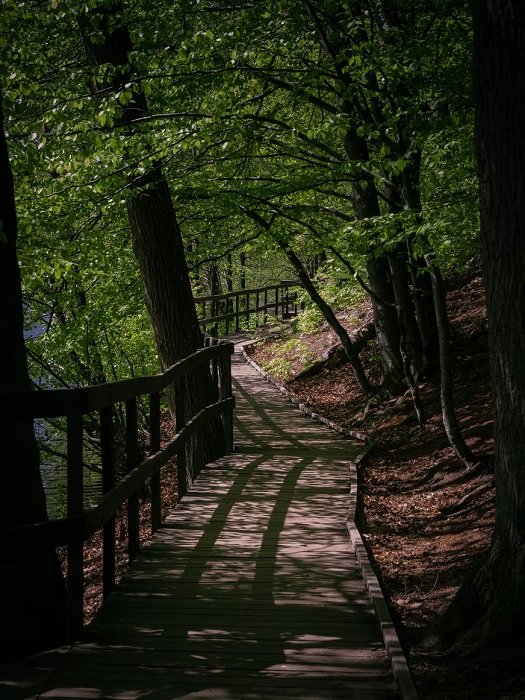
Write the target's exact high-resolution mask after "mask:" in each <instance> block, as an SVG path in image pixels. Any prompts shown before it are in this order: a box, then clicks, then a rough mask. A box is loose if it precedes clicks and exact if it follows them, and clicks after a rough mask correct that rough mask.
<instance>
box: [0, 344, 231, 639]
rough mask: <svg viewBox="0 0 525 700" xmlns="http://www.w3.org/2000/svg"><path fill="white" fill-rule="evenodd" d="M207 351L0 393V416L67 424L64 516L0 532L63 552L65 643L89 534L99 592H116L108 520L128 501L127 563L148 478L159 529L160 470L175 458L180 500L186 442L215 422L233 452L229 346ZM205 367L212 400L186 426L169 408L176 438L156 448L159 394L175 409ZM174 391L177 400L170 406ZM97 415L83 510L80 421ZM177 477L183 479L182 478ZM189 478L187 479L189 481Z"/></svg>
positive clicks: (76, 615)
mask: <svg viewBox="0 0 525 700" xmlns="http://www.w3.org/2000/svg"><path fill="white" fill-rule="evenodd" d="M206 342H207V345H208V347H205V348H202V349H200V350H198V351H197V352H195V353H194V354H193V355H190V356H189V357H186V358H184V359H182V360H180V361H179V362H176V363H175V364H174V365H172V366H171V367H169V368H168V369H167V370H166V371H165V372H162V373H160V374H156V375H152V376H147V377H136V378H132V379H127V380H124V381H118V382H112V383H108V384H100V385H97V386H90V387H86V388H79V389H56V390H53V389H50V390H44V391H27V392H0V416H1V415H2V414H3V415H6V414H9V415H11V416H12V415H18V416H21V417H26V418H50V417H57V416H65V417H66V419H67V455H66V456H67V517H65V518H61V519H59V520H49V521H46V522H42V523H36V524H33V525H27V526H24V527H19V528H16V529H12V530H4V531H3V532H1V533H0V535H1V537H2V538H8V539H11V538H13V539H16V540H17V541H20V542H23V541H24V540H25V539H26V538H39V541H46V542H48V543H51V544H52V545H53V546H56V547H58V546H62V545H66V546H67V590H68V609H69V637H70V639H71V640H74V639H75V638H77V637H78V636H79V634H80V633H81V632H82V629H83V617H84V615H83V612H84V611H83V598H84V596H83V593H84V584H83V570H84V559H83V556H84V554H83V550H84V546H83V545H84V542H85V541H86V540H87V539H88V538H89V537H91V536H92V535H93V534H94V533H96V532H97V531H99V530H102V533H103V571H102V586H103V597H104V598H105V597H106V596H107V595H108V594H109V593H110V592H111V590H112V589H113V588H114V586H115V571H116V565H115V564H116V532H115V514H116V512H117V510H118V509H119V508H120V507H121V506H122V505H123V504H124V503H126V501H127V513H128V553H129V559H130V561H131V560H132V559H133V557H134V556H135V554H136V553H137V552H138V549H139V493H140V492H141V491H142V489H143V488H144V486H145V484H146V482H147V481H148V480H149V482H150V484H149V488H150V492H151V528H152V531H153V532H154V531H155V530H157V529H158V528H159V527H160V525H161V482H160V469H161V467H162V466H164V465H165V464H166V463H167V462H168V461H169V460H170V459H172V458H173V457H176V456H179V457H180V459H177V477H178V485H179V493H178V495H179V497H180V496H181V495H183V493H181V490H182V492H183V491H184V484H186V480H187V473H186V464H185V459H184V458H183V453H184V448H185V445H186V443H187V442H188V440H189V439H190V438H191V437H192V436H193V435H195V434H197V433H198V431H199V430H200V429H202V428H203V427H204V426H205V425H206V424H207V423H209V421H211V420H212V419H213V418H216V417H217V416H220V417H221V420H222V428H223V431H224V444H225V452H231V451H232V449H233V409H234V404H235V400H234V398H233V396H232V383H231V355H232V354H233V345H232V344H231V343H225V342H218V343H217V341H216V340H215V341H212V340H211V339H207V341H206ZM204 367H206V368H209V370H210V373H211V376H212V378H213V383H214V385H215V394H216V396H215V400H214V401H213V402H212V403H209V404H208V405H207V406H205V407H204V408H203V409H201V410H200V411H199V412H198V413H197V414H196V415H194V416H193V417H192V418H191V419H190V420H188V421H186V422H185V421H184V419H183V414H182V410H179V408H177V409H176V414H177V415H176V420H175V430H176V434H175V436H174V437H173V439H171V440H170V441H169V442H168V443H167V444H166V445H164V446H163V447H162V448H161V433H160V395H161V392H162V391H163V390H165V389H166V388H168V387H169V386H170V385H171V386H173V388H174V390H175V396H176V404H177V405H178V406H179V404H180V397H181V395H182V393H183V383H184V379H185V377H186V376H187V375H188V374H189V373H190V372H194V371H195V370H202V369H203V368H204ZM177 391H178V392H179V400H177ZM140 396H148V397H149V433H150V444H149V455H148V456H147V457H146V458H145V459H144V460H143V461H141V462H140V463H139V459H138V454H139V435H138V420H137V399H138V397H140ZM119 402H123V403H125V407H126V410H125V415H126V466H127V473H126V474H125V475H124V476H123V477H122V478H121V479H119V480H118V481H116V478H115V460H114V450H113V413H114V410H115V405H116V404H117V403H119ZM94 411H98V413H99V421H100V439H101V461H102V464H101V467H102V490H103V496H102V498H101V500H100V501H99V502H98V503H97V504H96V505H95V506H93V507H92V508H89V509H87V510H84V506H83V440H82V431H83V416H84V415H86V414H88V413H91V412H94ZM182 472H184V473H182ZM191 476H193V475H192V474H190V477H191Z"/></svg>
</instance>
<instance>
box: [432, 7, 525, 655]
mask: <svg viewBox="0 0 525 700" xmlns="http://www.w3.org/2000/svg"><path fill="white" fill-rule="evenodd" d="M472 9H473V16H474V46H475V49H474V66H475V72H474V75H475V87H476V100H477V105H476V141H477V154H478V163H479V173H480V205H481V209H480V211H481V242H482V260H483V269H484V272H485V284H486V295H487V315H488V326H489V353H490V363H491V374H492V383H493V396H494V421H495V479H496V490H497V501H496V524H495V529H494V534H493V537H492V542H491V545H490V549H489V552H488V554H487V556H486V558H485V560H484V562H483V563H482V564H481V565H480V566H479V567H478V568H477V569H476V570H475V572H474V573H473V574H472V576H471V577H470V578H469V580H468V581H467V582H466V583H465V584H464V585H463V586H462V587H461V588H460V590H459V592H458V594H457V596H456V598H455V599H454V601H453V603H452V605H451V606H450V608H449V609H448V611H447V612H446V613H445V616H444V617H443V618H442V620H441V621H440V624H439V625H438V627H437V629H436V630H435V634H434V635H433V636H431V637H430V640H431V641H434V642H435V641H439V642H441V643H442V644H446V645H451V644H454V643H456V644H458V645H461V646H477V645H484V644H488V643H489V642H494V641H499V642H505V641H510V639H511V637H512V635H513V634H515V633H516V634H519V635H520V637H521V638H522V636H523V629H524V624H525V517H524V504H525V469H524V468H523V461H524V455H525V430H524V426H525V369H524V365H523V357H524V356H525V292H524V289H525V288H524V277H523V268H524V265H525V196H524V190H525V171H524V167H523V158H524V153H525V130H524V128H523V125H524V124H525V105H524V102H523V94H525V72H524V71H523V70H522V66H523V65H524V64H525V5H524V4H523V3H522V2H521V0H477V1H476V2H473V3H472Z"/></svg>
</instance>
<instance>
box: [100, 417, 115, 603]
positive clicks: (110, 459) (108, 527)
mask: <svg viewBox="0 0 525 700" xmlns="http://www.w3.org/2000/svg"><path fill="white" fill-rule="evenodd" d="M100 442H101V452H102V492H103V493H108V491H111V489H112V488H113V487H114V486H115V456H114V452H113V406H106V407H105V408H102V409H101V411H100ZM114 588H115V516H113V517H111V518H110V519H109V520H108V521H107V522H106V523H105V524H104V527H103V530H102V597H103V598H104V599H106V598H107V596H108V595H109V594H110V593H111V591H112V590H113V589H114Z"/></svg>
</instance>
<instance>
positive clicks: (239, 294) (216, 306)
mask: <svg viewBox="0 0 525 700" xmlns="http://www.w3.org/2000/svg"><path fill="white" fill-rule="evenodd" d="M301 286H302V285H301V283H300V282H299V281H298V280H284V281H282V282H279V283H278V284H272V285H269V286H267V287H258V288H255V289H240V290H238V291H235V292H226V293H224V294H216V295H214V296H199V297H195V304H196V305H197V314H198V316H199V323H200V326H201V328H203V329H204V330H207V329H209V328H213V329H214V330H213V334H214V335H216V334H218V335H229V333H230V332H231V331H234V332H235V333H238V332H239V331H240V330H246V329H248V328H249V327H250V322H253V324H254V325H255V326H258V325H259V324H260V323H266V321H267V320H268V318H269V316H270V315H272V316H275V317H281V318H283V319H287V318H291V317H292V316H297V314H298V312H299V311H300V310H301V308H302V306H301V304H300V303H299V301H298V297H297V289H298V288H300V287H301ZM220 324H222V327H221V325H220Z"/></svg>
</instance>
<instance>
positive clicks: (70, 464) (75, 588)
mask: <svg viewBox="0 0 525 700" xmlns="http://www.w3.org/2000/svg"><path fill="white" fill-rule="evenodd" d="M82 469H83V449H82V414H81V413H80V412H78V413H73V414H69V415H68V416H67V515H68V517H72V516H74V515H80V514H81V513H82V512H83V510H84V481H83V474H82ZM67 587H68V598H69V620H68V626H69V630H68V634H69V638H70V640H74V639H76V638H77V637H78V636H79V635H80V634H81V633H82V630H83V628H84V542H83V541H82V540H79V541H78V542H72V543H71V544H69V545H68V547H67Z"/></svg>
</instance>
